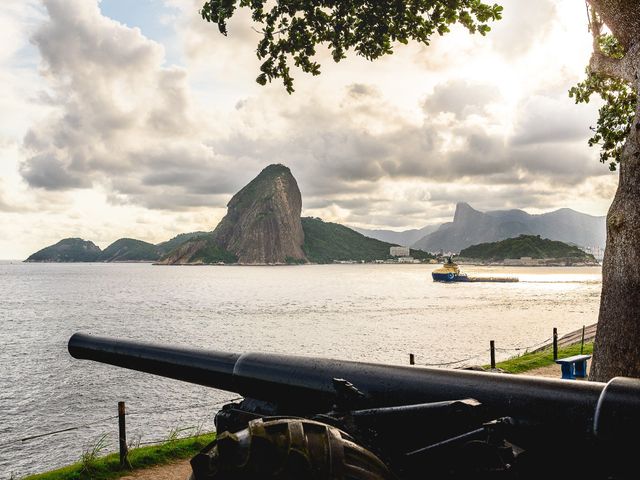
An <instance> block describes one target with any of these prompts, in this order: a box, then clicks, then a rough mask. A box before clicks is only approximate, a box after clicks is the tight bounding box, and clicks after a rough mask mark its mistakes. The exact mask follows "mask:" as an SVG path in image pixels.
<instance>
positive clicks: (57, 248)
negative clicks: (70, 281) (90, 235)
mask: <svg viewBox="0 0 640 480" xmlns="http://www.w3.org/2000/svg"><path fill="white" fill-rule="evenodd" d="M101 253H102V252H101V250H100V247H98V246H97V245H96V244H95V243H93V242H90V241H87V240H83V239H82V238H65V239H63V240H60V241H59V242H58V243H56V244H55V245H50V246H48V247H45V248H43V249H42V250H38V251H37V252H36V253H34V254H33V255H31V256H30V257H29V258H27V259H26V260H25V262H99V261H100V254H101Z"/></svg>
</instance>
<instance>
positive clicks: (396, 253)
mask: <svg viewBox="0 0 640 480" xmlns="http://www.w3.org/2000/svg"><path fill="white" fill-rule="evenodd" d="M410 254H411V253H410V251H409V247H391V248H390V249H389V255H391V256H392V257H408V256H409V255H410Z"/></svg>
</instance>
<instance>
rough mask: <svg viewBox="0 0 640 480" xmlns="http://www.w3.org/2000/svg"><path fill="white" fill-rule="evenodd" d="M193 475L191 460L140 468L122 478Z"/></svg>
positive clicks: (182, 479) (171, 479)
mask: <svg viewBox="0 0 640 480" xmlns="http://www.w3.org/2000/svg"><path fill="white" fill-rule="evenodd" d="M189 475H191V465H190V464H189V460H180V461H178V462H174V463H169V464H167V465H160V466H157V467H151V468H145V469H144V470H138V471H136V472H133V473H132V474H131V475H127V476H126V477H122V480H187V479H188V478H189Z"/></svg>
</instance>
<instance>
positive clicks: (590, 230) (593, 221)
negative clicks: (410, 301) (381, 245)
mask: <svg viewBox="0 0 640 480" xmlns="http://www.w3.org/2000/svg"><path fill="white" fill-rule="evenodd" d="M359 231H360V232H362V233H364V232H365V230H363V229H360V230H359ZM419 231H427V233H426V234H425V235H424V236H422V237H421V238H419V239H417V240H414V241H413V242H412V243H409V242H410V241H411V240H412V239H413V238H415V235H416V232H419ZM366 232H367V233H364V234H365V235H367V236H370V237H372V238H377V239H379V240H382V239H385V238H394V239H396V243H399V244H401V245H405V246H411V247H413V248H416V249H420V250H424V251H428V252H438V251H440V250H443V251H445V252H454V253H456V252H460V250H462V249H464V248H467V247H470V246H471V245H477V244H480V243H488V242H496V241H499V240H504V239H507V238H513V237H517V236H519V235H540V236H541V237H543V238H548V239H551V240H559V241H562V242H565V243H569V244H573V245H578V246H582V247H600V248H604V246H605V243H606V217H594V216H592V215H587V214H585V213H580V212H576V211H575V210H572V209H570V208H561V209H560V210H555V211H553V212H549V213H543V214H540V215H532V214H529V213H527V212H525V211H523V210H495V211H489V212H480V211H478V210H475V209H474V208H472V207H471V206H470V205H469V204H468V203H458V204H457V205H456V211H455V214H454V217H453V222H448V223H444V224H442V225H440V226H439V227H434V226H428V227H424V228H423V229H421V230H407V231H405V232H393V231H390V230H366ZM401 240H402V241H401Z"/></svg>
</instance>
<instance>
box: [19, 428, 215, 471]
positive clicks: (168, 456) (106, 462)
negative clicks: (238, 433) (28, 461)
mask: <svg viewBox="0 0 640 480" xmlns="http://www.w3.org/2000/svg"><path fill="white" fill-rule="evenodd" d="M215 436H216V435H215V433H207V434H204V435H200V436H198V437H192V438H182V439H169V440H168V441H167V442H165V443H163V444H161V445H153V446H148V447H140V448H135V449H132V450H130V451H129V461H130V462H131V466H132V467H133V470H137V469H141V468H147V467H151V466H154V465H162V464H165V463H169V462H171V461H172V460H180V459H184V458H189V457H192V456H193V455H195V454H196V453H198V452H199V451H200V450H202V448H203V447H204V446H205V445H207V444H208V443H211V442H212V441H213V440H214V439H215ZM94 450H95V448H93V449H91V450H90V452H93V451H94ZM86 455H87V453H86V452H85V453H83V455H82V460H83V461H81V462H78V463H74V464H73V465H69V466H68V467H63V468H60V469H58V470H54V471H51V472H46V473H39V474H37V475H31V476H29V477H25V478H24V479H23V480H89V479H91V480H108V479H112V478H120V477H123V476H125V475H128V474H129V473H130V472H131V471H130V470H120V456H119V454H118V453H112V454H110V455H107V456H105V457H97V458H91V459H89V460H90V461H89V462H87V458H86Z"/></svg>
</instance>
